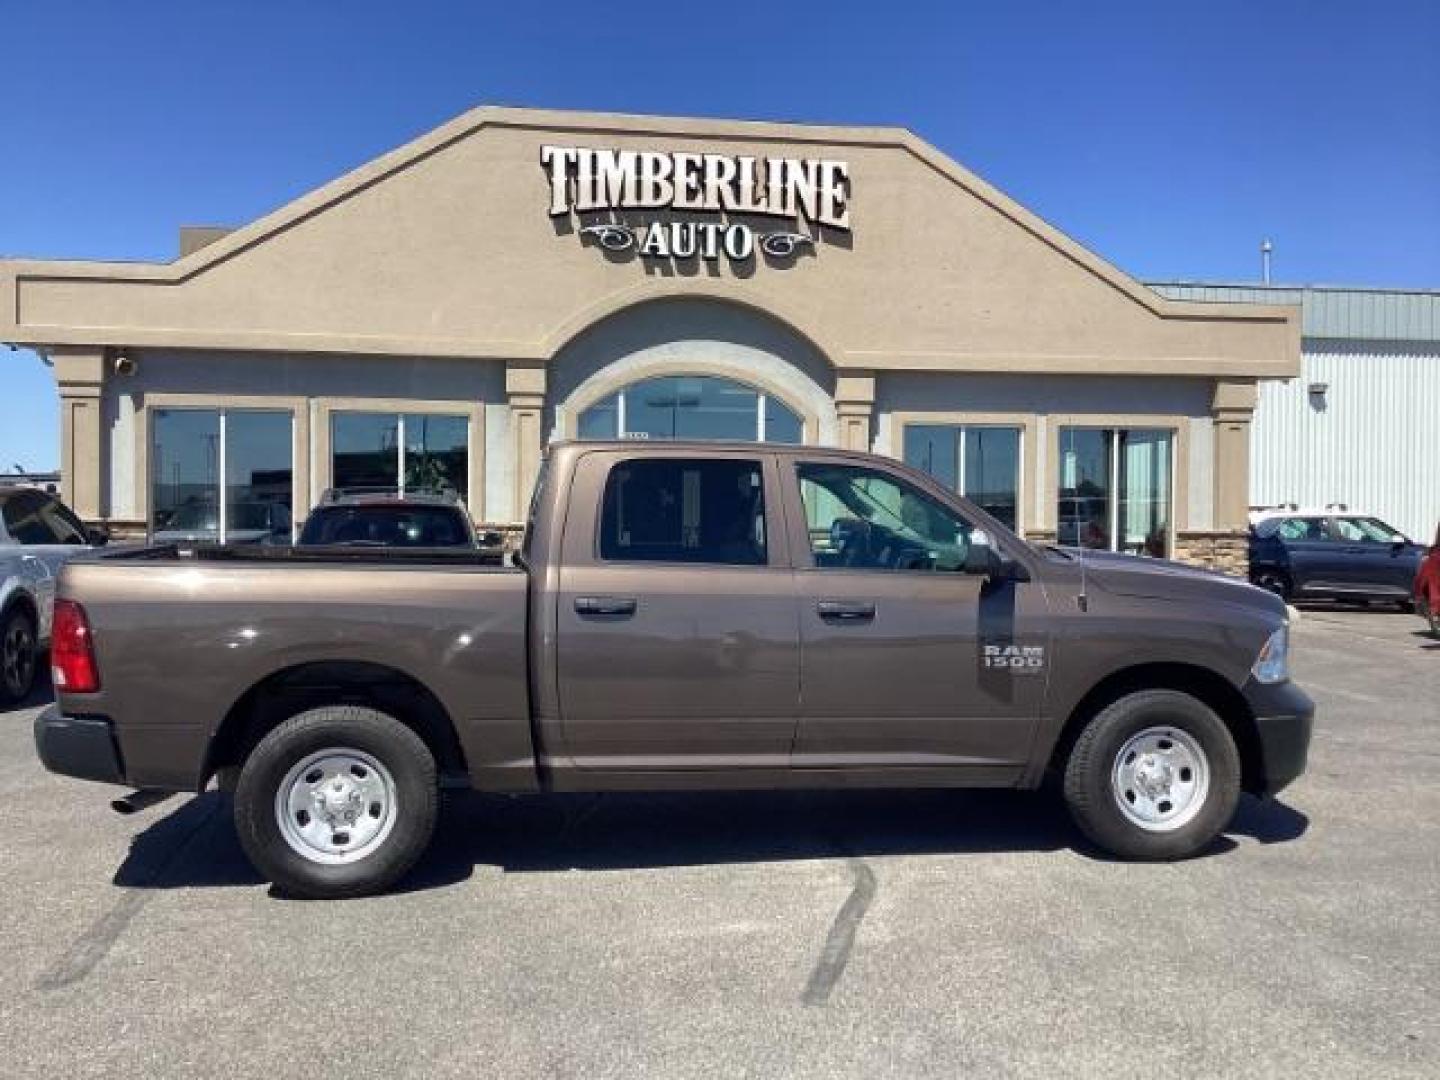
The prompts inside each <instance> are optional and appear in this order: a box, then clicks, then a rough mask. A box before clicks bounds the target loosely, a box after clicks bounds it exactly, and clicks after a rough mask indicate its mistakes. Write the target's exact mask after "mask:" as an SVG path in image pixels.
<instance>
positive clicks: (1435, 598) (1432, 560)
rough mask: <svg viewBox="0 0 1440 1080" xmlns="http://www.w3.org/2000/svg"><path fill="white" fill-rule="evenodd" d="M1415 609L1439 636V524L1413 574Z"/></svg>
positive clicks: (1433, 632) (1432, 631) (1431, 630)
mask: <svg viewBox="0 0 1440 1080" xmlns="http://www.w3.org/2000/svg"><path fill="white" fill-rule="evenodd" d="M1415 610H1416V611H1418V612H1419V613H1420V614H1421V615H1422V616H1424V618H1425V619H1426V621H1428V622H1429V623H1430V632H1431V633H1432V634H1435V635H1436V636H1437V637H1440V525H1437V526H1436V528H1435V543H1433V544H1431V545H1430V550H1429V551H1427V552H1426V553H1425V561H1424V562H1422V563H1421V564H1420V572H1419V573H1418V574H1416V575H1415Z"/></svg>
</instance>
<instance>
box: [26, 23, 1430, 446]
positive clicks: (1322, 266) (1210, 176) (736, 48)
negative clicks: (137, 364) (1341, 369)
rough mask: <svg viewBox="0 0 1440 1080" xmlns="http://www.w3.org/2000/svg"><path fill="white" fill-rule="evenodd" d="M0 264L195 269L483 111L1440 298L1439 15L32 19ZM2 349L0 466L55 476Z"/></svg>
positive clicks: (1110, 244)
mask: <svg viewBox="0 0 1440 1080" xmlns="http://www.w3.org/2000/svg"><path fill="white" fill-rule="evenodd" d="M4 24H5V30H6V37H7V39H8V41H9V43H10V46H11V47H9V48H7V49H6V50H5V53H4V56H3V59H0V155H3V157H0V256H5V255H23V256H37V257H55V258H96V259H151V260H168V259H171V258H173V257H174V256H175V247H176V233H177V228H178V226H179V225H181V224H194V223H216V224H231V225H234V224H242V223H244V222H246V221H249V220H251V219H253V218H255V217H257V216H259V215H260V214H263V213H265V212H267V211H269V210H271V209H274V208H275V207H276V206H279V205H281V204H283V203H285V202H287V201H289V200H290V199H292V198H294V197H295V196H297V195H300V194H302V193H303V192H305V191H308V190H310V189H311V188H314V187H316V186H318V185H320V184H323V183H325V182H326V181H327V180H330V179H332V178H334V177H335V176H337V175H339V174H341V173H343V172H345V171H346V170H348V169H350V168H353V167H354V166H356V165H359V164H361V163H363V162H365V161H367V160H368V159H370V158H371V157H374V156H375V155H377V154H379V153H382V152H384V151H386V150H389V149H391V148H393V147H394V146H396V145H399V144H400V143H402V142H405V141H406V140H408V139H410V138H412V137H414V136H416V135H418V134H420V133H422V132H424V131H426V130H427V129H429V128H431V127H433V126H434V125H436V124H438V123H441V122H442V121H444V120H446V119H448V118H449V117H451V116H454V115H455V114H457V113H459V112H462V111H464V110H465V109H467V108H469V107H470V106H472V105H476V104H481V103H500V104H512V105H539V106H550V107H560V108H580V109H601V110H615V111H630V112H652V113H669V114H681V115H698V116H728V117H744V118H762V119H776V120H798V121H817V122H841V123H864V124H899V125H903V126H905V127H909V128H911V129H912V130H914V131H915V132H917V133H918V134H920V135H921V136H923V137H924V138H926V139H928V140H929V141H931V142H932V143H934V144H936V145H937V146H939V147H940V148H941V149H942V150H944V151H946V152H947V153H949V154H950V155H952V156H953V157H955V158H957V159H958V160H959V161H960V162H962V163H963V164H965V165H966V166H968V167H969V168H971V169H973V170H974V171H975V172H978V173H979V174H980V175H981V176H983V177H985V178H986V179H987V180H989V181H990V182H991V183H993V184H995V185H996V186H998V187H1000V188H1001V189H1002V190H1004V191H1006V192H1007V193H1008V194H1010V195H1011V196H1013V197H1014V198H1016V199H1018V200H1019V201H1020V202H1022V203H1024V204H1026V205H1027V206H1028V207H1029V208H1030V209H1032V210H1034V211H1035V212H1036V213H1038V214H1040V215H1041V216H1042V217H1044V218H1045V219H1047V220H1048V221H1050V222H1052V223H1053V224H1055V225H1057V226H1058V227H1060V228H1061V229H1062V230H1064V231H1065V232H1067V233H1069V234H1070V235H1071V236H1073V237H1075V238H1076V239H1077V240H1079V241H1080V242H1082V243H1084V244H1085V245H1087V246H1088V247H1090V248H1092V249H1093V250H1094V251H1096V252H1098V253H1099V254H1100V255H1102V256H1104V257H1105V258H1107V259H1110V260H1111V261H1113V262H1115V263H1116V264H1118V265H1119V266H1120V267H1122V268H1123V269H1125V270H1127V271H1129V272H1130V273H1132V274H1135V275H1136V276H1139V277H1185V278H1215V279H1225V280H1235V279H1251V278H1254V277H1256V276H1257V274H1258V254H1257V248H1258V245H1259V242H1260V239H1261V238H1262V237H1263V236H1270V237H1272V238H1273V240H1274V242H1275V276H1276V279H1277V280H1281V281H1286V282H1326V283H1342V284H1368V285H1410V286H1427V287H1440V63H1437V61H1436V57H1437V55H1440V3H1435V2H1432V0H1411V2H1389V0H1372V2H1369V3H1360V2H1357V0H1349V2H1342V0H1279V2H1277V0H1266V2H1263V3H1259V2H1254V0H1248V2H1247V0H1207V2H1206V3H1204V4H1184V5H1168V4H1155V3H1153V2H1148V3H1128V2H1127V3H1118V2H1117V3H1105V2H1103V0H1095V2H1089V3H1060V2H1056V3H1035V2H1025V0H1012V2H1010V3H1005V4H994V3H986V4H979V3H974V4H972V3H962V2H952V3H940V2H934V3H903V2H890V3H867V4H847V3H844V2H840V0H831V2H828V3H778V2H776V0H770V2H767V3H747V2H741V0H732V2H729V3H723V4H706V5H699V4H696V5H685V4H679V3H675V2H674V0H670V2H668V3H624V2H622V0H615V2H611V3H600V2H597V0H589V2H587V3H580V4H570V3H562V2H558V0H552V2H548V3H535V4H484V3H425V2H423V0H410V2H404V3H400V2H394V0H391V2H387V3H375V2H366V0H346V2H329V0H317V2H312V3H296V2H294V0H288V2H283V3H282V2H270V0H245V2H234V3H222V2H210V3H195V2H193V0H192V2H186V3H164V2H158V0H156V2H134V3H124V4H120V3H110V2H99V0H97V2H91V3H71V2H66V0H46V2H44V3H17V4H12V5H7V6H6V11H5V16H4ZM56 427H57V405H56V397H55V389H54V382H53V379H52V378H51V376H50V374H49V372H48V371H46V370H45V368H44V367H43V366H42V365H41V364H40V362H39V360H38V359H37V358H36V357H35V356H34V355H33V354H32V353H28V352H25V351H21V352H16V353H11V352H9V351H8V350H7V351H0V468H4V469H8V468H9V467H10V466H11V464H12V463H20V464H23V465H25V466H26V467H29V468H42V467H53V466H54V465H55V464H56V462H57V460H58V446H57V435H56Z"/></svg>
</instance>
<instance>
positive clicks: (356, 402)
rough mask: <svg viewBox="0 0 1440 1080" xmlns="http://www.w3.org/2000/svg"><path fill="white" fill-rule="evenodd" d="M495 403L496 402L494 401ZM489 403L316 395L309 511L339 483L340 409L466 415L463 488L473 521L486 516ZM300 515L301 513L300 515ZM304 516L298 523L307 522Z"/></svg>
mask: <svg viewBox="0 0 1440 1080" xmlns="http://www.w3.org/2000/svg"><path fill="white" fill-rule="evenodd" d="M492 404H493V402H492ZM485 405H486V402H485V401H483V400H478V399H477V400H470V401H453V400H447V399H437V398H423V399H422V398H356V397H317V398H314V399H312V408H313V414H314V419H313V425H314V437H313V438H312V439H311V441H310V448H309V451H308V453H309V454H310V455H311V458H312V459H313V461H314V468H313V469H312V470H311V476H312V478H313V479H312V485H311V491H310V498H309V500H308V502H307V504H306V507H305V512H306V513H307V514H308V513H309V511H310V507H311V506H313V505H314V504H315V503H317V502H318V501H319V500H320V496H321V495H322V494H323V493H324V492H326V491H328V490H329V489H331V488H333V487H334V486H335V476H334V471H333V470H334V464H335V447H334V445H333V440H332V436H331V433H332V431H333V424H332V421H331V417H332V416H333V415H334V414H335V413H337V412H341V413H346V412H361V413H382V414H384V413H388V414H401V413H404V414H409V415H416V414H420V413H426V414H429V415H432V416H434V415H437V414H438V415H441V416H464V417H465V418H466V419H467V420H468V421H469V425H468V428H467V431H468V439H469V447H468V451H467V454H466V470H467V474H468V475H467V480H466V485H465V486H466V490H465V491H464V492H462V493H461V494H462V496H463V497H464V499H465V509H466V511H467V512H468V513H469V514H470V520H471V521H472V522H476V521H483V520H485ZM297 517H298V515H297ZM303 524H304V521H303V520H300V521H299V522H298V525H297V527H299V526H303Z"/></svg>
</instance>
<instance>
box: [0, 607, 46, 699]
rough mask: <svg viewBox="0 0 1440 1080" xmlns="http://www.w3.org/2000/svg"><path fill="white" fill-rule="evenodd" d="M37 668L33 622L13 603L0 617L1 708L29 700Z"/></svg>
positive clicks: (38, 662)
mask: <svg viewBox="0 0 1440 1080" xmlns="http://www.w3.org/2000/svg"><path fill="white" fill-rule="evenodd" d="M39 666H40V645H39V641H38V639H37V638H36V636H35V619H34V617H33V616H32V615H31V614H30V612H29V611H27V610H25V608H23V607H21V606H20V605H19V604H16V605H14V606H13V607H11V608H10V610H9V611H7V612H5V615H4V616H3V617H0V705H14V704H16V703H18V702H21V701H24V700H25V699H26V698H27V697H29V696H30V691H31V690H33V689H34V687H35V671H36V669H37V668H38V667H39Z"/></svg>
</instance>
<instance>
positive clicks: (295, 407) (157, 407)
mask: <svg viewBox="0 0 1440 1080" xmlns="http://www.w3.org/2000/svg"><path fill="white" fill-rule="evenodd" d="M227 409H228V410H230V411H232V412H288V413H289V414H290V502H291V510H290V535H291V539H292V542H293V540H294V537H295V536H296V535H298V529H299V526H300V524H301V523H303V521H304V517H303V516H302V515H303V514H308V513H309V512H310V507H311V506H312V505H313V503H314V501H315V495H314V492H313V491H312V490H311V481H312V472H311V468H310V461H311V445H310V408H309V402H308V399H306V398H303V397H295V396H291V395H276V396H274V397H267V396H264V395H260V394H235V395H221V394H150V393H147V394H145V396H144V400H143V402H142V404H141V405H140V408H139V411H138V415H137V417H136V424H135V443H134V447H135V452H134V460H135V472H134V476H135V484H134V492H135V501H134V504H133V505H134V508H135V511H136V516H137V517H138V518H139V519H140V520H141V521H143V522H144V523H145V531H146V533H147V535H148V534H151V533H153V532H154V531H155V477H154V474H153V467H154V463H153V461H152V460H151V458H152V455H151V448H152V447H153V446H154V442H155V415H156V413H157V412H170V411H178V410H201V411H209V412H215V413H219V412H222V411H224V410H227ZM220 476H221V487H222V490H223V482H224V473H223V472H222V473H221V474H220Z"/></svg>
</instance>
